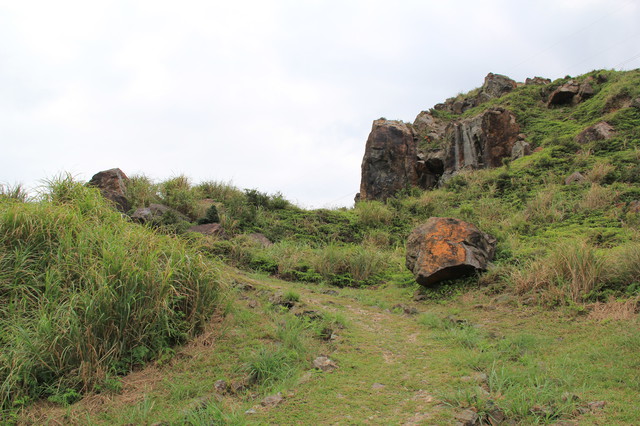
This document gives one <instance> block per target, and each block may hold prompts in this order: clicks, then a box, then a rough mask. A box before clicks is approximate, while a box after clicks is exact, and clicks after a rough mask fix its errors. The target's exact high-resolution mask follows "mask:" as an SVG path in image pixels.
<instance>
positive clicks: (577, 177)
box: [564, 172, 587, 185]
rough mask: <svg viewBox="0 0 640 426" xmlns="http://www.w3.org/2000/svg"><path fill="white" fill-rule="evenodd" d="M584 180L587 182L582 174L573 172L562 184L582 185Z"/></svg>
mask: <svg viewBox="0 0 640 426" xmlns="http://www.w3.org/2000/svg"><path fill="white" fill-rule="evenodd" d="M585 180H587V178H585V177H584V176H583V175H582V173H580V172H575V173H573V174H572V175H571V176H569V177H567V178H566V179H565V180H564V184H565V185H571V184H572V183H582V182H584V181H585Z"/></svg>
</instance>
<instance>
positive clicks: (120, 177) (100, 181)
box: [87, 168, 131, 213]
mask: <svg viewBox="0 0 640 426" xmlns="http://www.w3.org/2000/svg"><path fill="white" fill-rule="evenodd" d="M128 180H129V178H128V177H127V175H125V174H124V172H123V171H122V170H120V169H117V168H116V169H109V170H103V171H101V172H98V173H96V174H95V175H93V177H92V178H91V180H90V181H89V182H88V183H87V185H89V186H95V187H96V188H98V189H99V190H100V193H101V194H102V196H103V197H105V198H106V199H108V200H111V201H113V203H114V204H115V206H116V208H117V209H118V210H120V211H121V212H123V213H126V212H128V211H129V209H130V208H131V206H130V204H129V200H128V199H127V197H126V190H127V181H128Z"/></svg>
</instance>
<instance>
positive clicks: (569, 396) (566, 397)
mask: <svg viewBox="0 0 640 426" xmlns="http://www.w3.org/2000/svg"><path fill="white" fill-rule="evenodd" d="M579 400H580V398H579V397H578V395H576V394H575V393H571V392H564V393H563V394H562V401H563V402H571V401H579Z"/></svg>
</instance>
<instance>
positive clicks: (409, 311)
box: [391, 303, 418, 315]
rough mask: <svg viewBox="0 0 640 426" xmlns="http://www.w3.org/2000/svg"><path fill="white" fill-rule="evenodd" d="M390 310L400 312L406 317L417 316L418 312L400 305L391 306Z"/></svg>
mask: <svg viewBox="0 0 640 426" xmlns="http://www.w3.org/2000/svg"><path fill="white" fill-rule="evenodd" d="M391 309H392V310H394V311H396V310H399V311H402V312H404V313H405V314H407V315H417V314H418V310H417V309H416V308H414V307H413V306H408V305H405V304H402V303H398V304H397V305H393V307H392V308H391Z"/></svg>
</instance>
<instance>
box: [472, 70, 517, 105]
mask: <svg viewBox="0 0 640 426" xmlns="http://www.w3.org/2000/svg"><path fill="white" fill-rule="evenodd" d="M516 87H517V84H516V82H515V81H514V80H512V79H510V78H509V77H507V76H506V75H501V74H494V73H492V72H490V73H489V74H487V76H486V77H485V78H484V84H483V85H482V88H481V89H480V94H479V95H478V103H480V102H485V101H488V100H489V99H493V98H499V97H501V96H503V95H506V94H507V93H509V92H511V91H512V90H513V89H515V88H516Z"/></svg>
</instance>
